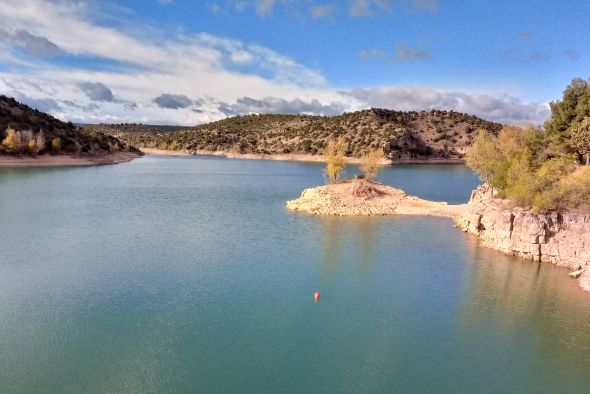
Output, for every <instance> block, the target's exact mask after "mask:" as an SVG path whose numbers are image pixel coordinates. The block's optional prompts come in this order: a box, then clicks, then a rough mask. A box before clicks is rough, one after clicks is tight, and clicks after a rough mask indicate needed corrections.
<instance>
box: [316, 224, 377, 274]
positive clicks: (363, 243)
mask: <svg viewBox="0 0 590 394" xmlns="http://www.w3.org/2000/svg"><path fill="white" fill-rule="evenodd" d="M321 220H322V231H323V232H322V235H323V242H322V244H323V250H322V272H323V275H324V276H325V277H326V278H329V279H330V280H333V279H334V278H335V277H336V276H337V275H338V273H339V271H340V270H341V269H342V266H343V263H344V259H348V260H351V264H352V265H353V267H354V268H355V269H357V270H359V271H360V272H361V274H362V276H363V277H364V278H365V279H368V278H370V276H371V273H372V268H373V267H374V265H375V264H376V261H377V255H378V250H377V237H378V225H379V222H380V218H369V217H351V218H340V217H325V218H322V219H321Z"/></svg>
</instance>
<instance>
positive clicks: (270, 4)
mask: <svg viewBox="0 0 590 394" xmlns="http://www.w3.org/2000/svg"><path fill="white" fill-rule="evenodd" d="M275 3H276V0H258V1H257V2H256V13H257V14H258V15H259V16H260V17H262V18H264V17H266V16H268V15H269V14H270V13H271V12H272V10H273V8H274V6H275Z"/></svg>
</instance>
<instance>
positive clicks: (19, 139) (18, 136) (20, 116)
mask: <svg viewBox="0 0 590 394" xmlns="http://www.w3.org/2000/svg"><path fill="white" fill-rule="evenodd" d="M0 141H1V142H2V144H0V155H4V156H6V155H38V154H43V153H52V154H62V155H77V156H80V155H83V156H97V155H106V154H109V153H114V152H130V153H135V154H140V152H139V151H137V150H136V149H135V148H129V147H128V146H127V145H126V144H125V143H124V142H121V141H120V140H118V139H117V138H115V137H113V136H110V135H106V134H104V133H101V132H99V131H96V130H84V129H81V128H79V127H77V126H75V125H73V124H72V123H70V122H68V123H65V122H62V121H60V120H59V119H56V118H54V117H53V116H51V115H48V114H46V113H43V112H40V111H38V110H36V109H33V108H31V107H29V106H27V105H24V104H21V103H19V102H18V101H16V100H14V99H13V98H10V97H7V96H3V95H0Z"/></svg>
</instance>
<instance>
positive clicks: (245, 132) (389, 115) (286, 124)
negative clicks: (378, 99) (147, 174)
mask: <svg viewBox="0 0 590 394" xmlns="http://www.w3.org/2000/svg"><path fill="white" fill-rule="evenodd" d="M93 128H94V129H96V130H99V131H101V132H105V133H108V134H110V135H113V136H115V137H117V138H120V139H121V140H122V141H125V142H126V143H127V144H130V145H133V146H136V147H146V148H157V149H167V150H188V151H197V150H206V151H212V152H236V153H252V154H285V153H294V154H311V155H320V154H322V153H323V150H324V148H325V147H326V145H327V143H328V141H329V140H330V139H332V138H337V137H339V136H344V137H345V138H346V141H347V144H348V152H347V155H348V156H351V157H359V156H361V155H362V154H363V153H364V152H366V151H368V150H374V149H383V150H384V155H385V156H386V157H388V158H390V159H392V160H400V161H404V160H408V161H412V160H430V159H439V160H449V161H453V160H461V159H462V158H463V157H464V155H465V152H466V150H467V147H468V146H469V145H470V143H471V141H472V138H473V136H474V135H475V131H476V130H478V129H486V130H488V131H490V132H491V133H493V134H496V133H497V132H498V131H499V130H500V129H501V128H502V125H501V124H499V123H494V122H490V121H486V120H484V119H481V118H479V117H477V116H474V115H469V114H464V113H460V112H455V111H443V110H432V111H428V112H426V111H421V112H416V111H408V112H404V111H394V110H388V109H378V108H372V109H368V110H363V111H358V112H352V113H345V114H343V115H339V116H311V115H246V116H236V117H232V118H227V119H223V120H219V121H216V122H212V123H208V124H203V125H199V126H196V127H191V128H185V129H182V130H176V131H168V130H162V129H161V126H144V125H137V126H135V127H134V126H133V125H128V124H127V125H95V126H93Z"/></svg>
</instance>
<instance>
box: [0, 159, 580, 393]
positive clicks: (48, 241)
mask: <svg viewBox="0 0 590 394" xmlns="http://www.w3.org/2000/svg"><path fill="white" fill-rule="evenodd" d="M321 169H322V167H321V166H319V165H316V164H304V163H287V162H268V161H243V160H226V159H218V158H208V157H198V158H167V157H157V156H150V157H145V158H142V159H139V160H135V161H133V162H131V163H126V164H120V165H116V166H102V167H93V168H66V169H19V170H0V201H1V202H2V207H1V211H0V212H1V213H0V250H1V254H0V392H5V393H94V392H137V393H151V392H179V393H189V392H200V393H235V392H244V393H246V392H247V393H306V392H309V393H331V392H344V393H347V392H350V393H356V392H371V393H378V392H382V393H391V392H400V393H413V392H421V393H444V392H448V393H474V392H489V393H532V392H535V393H556V392H560V393H585V392H588V388H589V387H590V295H589V294H586V293H584V292H582V290H580V289H579V288H578V287H577V284H576V282H575V281H573V280H570V279H569V278H567V271H566V270H563V269H559V268H556V267H554V266H551V265H549V264H536V263H530V262H525V261H521V260H518V259H515V258H511V257H506V256H503V255H502V254H500V253H497V252H495V251H491V250H487V249H483V248H479V247H477V244H476V241H475V240H474V239H473V238H472V237H471V236H469V235H466V234H463V233H462V232H460V231H458V230H456V229H454V228H453V226H452V224H451V222H450V221H449V220H447V219H443V218H431V217H391V218H320V217H312V216H308V215H304V214H295V213H291V212H288V211H286V210H285V209H284V208H283V207H284V203H285V201H286V200H288V199H292V198H295V197H297V196H298V195H299V194H300V192H301V191H302V190H303V189H304V188H305V187H309V186H313V185H316V184H318V183H321V182H322V176H321ZM354 172H355V170H354V169H353V170H351V171H350V173H351V174H352V173H354ZM381 179H382V180H383V181H385V182H387V183H390V184H394V185H397V186H400V187H403V188H405V189H406V190H407V191H408V192H410V193H414V194H418V195H420V196H421V197H425V198H430V199H438V200H449V201H453V202H461V201H466V200H467V199H468V198H469V194H470V192H471V189H472V188H473V186H475V185H476V184H477V183H478V181H477V179H476V178H475V176H474V175H473V174H472V173H470V172H469V171H467V170H466V169H465V168H464V167H462V166H450V165H448V166H401V167H395V168H388V169H386V170H385V171H384V172H383V173H382V175H381ZM316 289H317V290H319V291H321V294H322V298H321V301H320V302H319V303H318V304H315V303H314V302H313V292H314V291H315V290H316Z"/></svg>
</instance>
